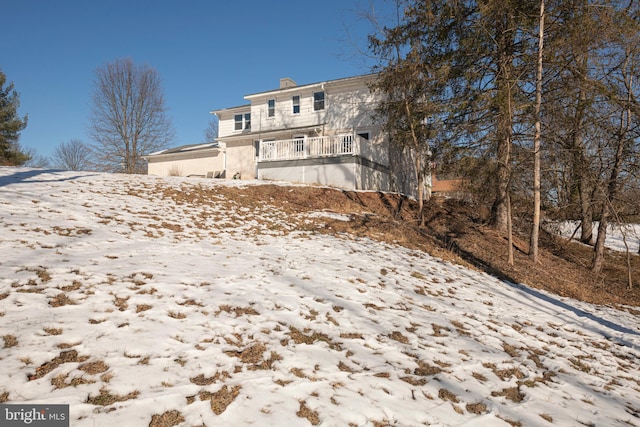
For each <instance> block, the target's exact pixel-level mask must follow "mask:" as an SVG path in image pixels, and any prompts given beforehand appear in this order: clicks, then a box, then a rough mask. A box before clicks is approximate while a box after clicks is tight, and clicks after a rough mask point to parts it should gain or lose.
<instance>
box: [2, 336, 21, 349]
mask: <svg viewBox="0 0 640 427" xmlns="http://www.w3.org/2000/svg"><path fill="white" fill-rule="evenodd" d="M2 339H3V340H4V348H10V347H15V346H17V345H18V338H16V337H15V336H14V335H4V336H3V337H2Z"/></svg>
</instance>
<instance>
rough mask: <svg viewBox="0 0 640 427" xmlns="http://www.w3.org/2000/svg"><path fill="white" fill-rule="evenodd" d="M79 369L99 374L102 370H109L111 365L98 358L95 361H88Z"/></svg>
mask: <svg viewBox="0 0 640 427" xmlns="http://www.w3.org/2000/svg"><path fill="white" fill-rule="evenodd" d="M78 369H80V370H81V371H84V372H86V373H87V374H89V375H97V374H101V373H102V372H106V371H108V370H109V365H107V364H106V363H104V361H102V360H97V361H95V362H87V363H83V364H81V365H80V366H78Z"/></svg>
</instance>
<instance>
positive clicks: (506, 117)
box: [491, 10, 515, 232]
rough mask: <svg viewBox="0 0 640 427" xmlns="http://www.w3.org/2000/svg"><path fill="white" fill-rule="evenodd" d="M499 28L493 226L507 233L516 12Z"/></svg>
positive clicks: (505, 19)
mask: <svg viewBox="0 0 640 427" xmlns="http://www.w3.org/2000/svg"><path fill="white" fill-rule="evenodd" d="M502 21H503V22H501V23H500V25H498V26H497V28H496V30H497V32H496V34H497V39H496V42H497V52H496V57H497V58H498V60H497V64H496V65H497V67H498V73H497V75H496V87H497V94H496V99H495V102H496V107H497V112H498V114H497V115H498V119H497V120H498V122H497V130H496V136H497V138H496V139H497V144H498V146H497V149H496V157H497V171H496V194H495V199H494V202H493V206H492V208H491V213H492V218H491V223H492V225H493V226H494V227H495V229H496V230H498V231H502V232H507V228H508V225H507V223H508V215H509V212H508V209H507V192H508V191H509V181H510V179H511V144H512V141H513V128H512V126H513V105H512V101H513V100H512V97H513V93H512V86H513V81H512V79H513V68H514V64H513V61H514V58H513V52H514V50H515V47H514V43H515V42H514V37H515V34H514V16H513V11H511V10H508V11H506V12H505V15H504V16H503V17H502Z"/></svg>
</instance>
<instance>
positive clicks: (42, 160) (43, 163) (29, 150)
mask: <svg viewBox="0 0 640 427" xmlns="http://www.w3.org/2000/svg"><path fill="white" fill-rule="evenodd" d="M18 149H19V151H20V152H22V153H23V154H24V155H25V156H27V157H28V158H29V160H27V161H25V162H24V164H22V166H25V167H28V168H48V167H49V166H50V164H49V159H48V158H46V157H45V156H43V155H41V154H38V152H37V151H36V149H35V148H33V147H26V148H22V147H21V146H20V144H18Z"/></svg>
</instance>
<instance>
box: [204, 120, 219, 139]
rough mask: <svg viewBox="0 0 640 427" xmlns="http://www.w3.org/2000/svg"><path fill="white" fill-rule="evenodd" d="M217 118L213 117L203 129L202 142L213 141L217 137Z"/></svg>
mask: <svg viewBox="0 0 640 427" xmlns="http://www.w3.org/2000/svg"><path fill="white" fill-rule="evenodd" d="M218 126H219V125H218V119H217V118H213V119H211V121H210V122H209V125H208V126H207V128H206V129H205V130H204V142H213V141H215V140H216V139H218Z"/></svg>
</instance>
